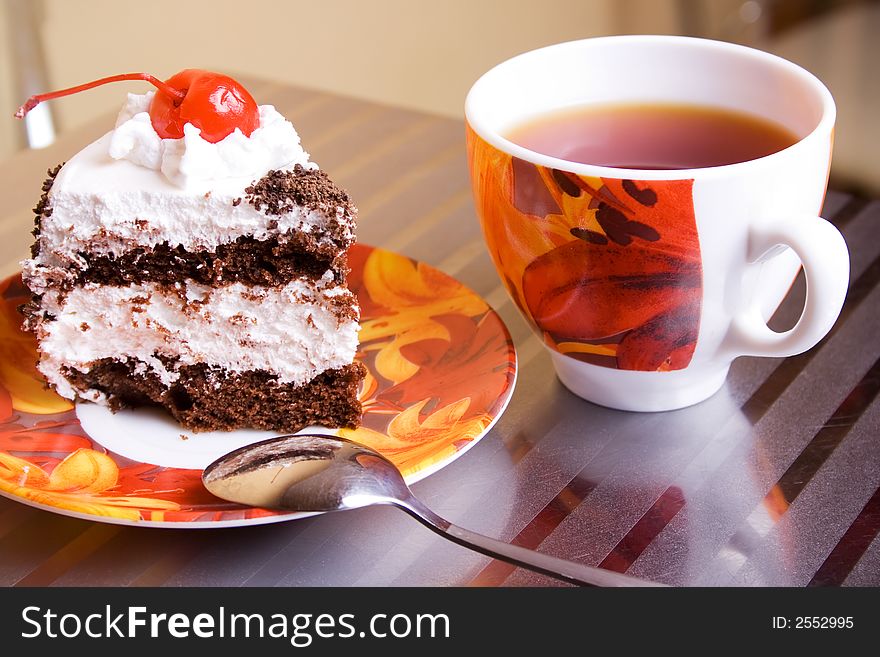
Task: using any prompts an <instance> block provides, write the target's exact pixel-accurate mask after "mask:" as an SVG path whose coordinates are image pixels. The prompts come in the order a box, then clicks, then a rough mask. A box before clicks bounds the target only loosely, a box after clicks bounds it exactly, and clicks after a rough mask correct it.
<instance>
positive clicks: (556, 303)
mask: <svg viewBox="0 0 880 657" xmlns="http://www.w3.org/2000/svg"><path fill="white" fill-rule="evenodd" d="M468 157H469V164H470V168H471V177H472V181H473V186H474V197H475V199H476V203H477V210H478V214H479V215H480V219H481V221H482V225H483V232H484V234H485V237H486V242H487V245H488V247H489V252H490V254H491V255H492V258H493V260H494V262H495V266H496V268H497V269H498V271H499V273H500V274H501V277H502V280H503V282H504V285H505V287H506V288H507V291H508V292H509V293H510V295H511V297H512V298H513V300H514V301H515V303H516V304H517V306H518V307H519V309H520V310H521V311H522V313H523V315H525V317H526V318H527V319H528V320H529V321H530V322H531V324H532V326H533V328H534V329H535V330H536V331H537V332H538V333H539V335H541V336H542V337H543V339H544V341H545V343H546V344H547V345H548V346H549V347H551V348H552V349H555V350H556V351H558V352H560V353H563V354H566V355H568V356H571V357H573V358H576V359H578V360H582V361H586V362H589V363H593V364H596V365H603V366H606V367H613V368H619V369H626V370H641V371H656V370H676V369H682V368H684V367H686V366H687V365H688V363H689V362H690V360H691V357H692V355H693V352H694V347H695V345H696V339H697V333H698V330H699V325H700V307H701V300H702V265H701V260H700V245H699V241H698V238H697V227H696V221H695V219H694V207H693V195H692V187H693V180H662V181H661V180H652V181H635V180H622V179H615V178H594V177H587V176H578V175H575V174H572V173H569V172H566V171H562V170H559V169H550V168H546V167H542V166H537V165H535V164H532V163H530V162H527V161H525V160H521V159H519V158H516V157H513V156H511V155H508V154H507V153H504V152H502V151H500V150H498V149H496V148H494V147H493V146H491V145H489V144H488V143H486V142H485V141H483V140H482V139H481V138H479V137H478V136H477V135H476V134H475V133H474V132H473V131H472V130H471V129H470V128H468Z"/></svg>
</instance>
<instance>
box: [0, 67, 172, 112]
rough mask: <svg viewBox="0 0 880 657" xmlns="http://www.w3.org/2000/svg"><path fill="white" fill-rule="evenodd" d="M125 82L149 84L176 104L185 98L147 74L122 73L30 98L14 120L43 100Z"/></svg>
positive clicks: (169, 86) (166, 84)
mask: <svg viewBox="0 0 880 657" xmlns="http://www.w3.org/2000/svg"><path fill="white" fill-rule="evenodd" d="M125 80H144V81H145V82H149V83H150V84H152V85H153V86H155V87H156V88H157V89H159V91H163V92H165V93H166V94H168V95H169V96H172V97H174V98H176V99H177V102H178V103H179V102H182V101H183V99H184V98H186V92H184V91H181V90H180V89H175V88H174V87H172V86H171V85H170V84H168V83H166V82H163V81H162V80H160V79H159V78H157V77H154V76H152V75H149V74H148V73H123V74H122V75H111V76H110V77H108V78H101V79H100V80H93V81H92V82H86V83H85V84H80V85H78V86H76V87H70V88H69V89H62V90H61V91H50V92H49V93H45V94H37V95H36V96H31V97H30V98H28V99H27V101H25V103H24V105H22V106H21V107H19V108H18V111H16V113H15V118H17V119H23V118H24V116H25V114H27V113H28V112H30V111H31V110H32V109H34V108H35V107H36V106H37V105H39V104H40V103H42V102H43V101H44V100H52V99H53V98H61V97H63V96H70V95H71V94H75V93H79V92H80V91H86V90H87V89H93V88H94V87H99V86H101V85H102V84H107V83H109V82H123V81H125Z"/></svg>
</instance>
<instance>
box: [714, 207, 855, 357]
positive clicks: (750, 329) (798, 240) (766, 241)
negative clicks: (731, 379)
mask: <svg viewBox="0 0 880 657" xmlns="http://www.w3.org/2000/svg"><path fill="white" fill-rule="evenodd" d="M779 245H787V246H790V247H791V248H792V249H793V250H794V252H795V253H796V254H797V256H798V257H799V258H800V260H801V263H802V264H803V267H804V274H805V275H806V279H807V297H806V302H805V303H804V310H803V312H802V313H801V317H800V319H799V320H798V322H797V324H795V326H794V327H792V328H791V329H789V330H788V331H783V332H777V331H774V330H773V329H771V328H770V327H769V326H767V323H766V322H765V321H764V318H763V317H762V316H761V311H760V309H759V306H758V303H757V301H753V302H752V303H751V305H750V306H749V307H747V308H745V309H744V310H743V311H741V312H740V313H739V314H738V315H736V316H735V317H734V319H733V322H732V324H731V326H730V330H729V332H728V334H727V335H726V336H725V339H724V343H723V348H722V350H723V351H724V350H726V351H727V352H728V354H729V355H730V356H732V357H734V358H735V357H737V356H793V355H794V354H799V353H801V352H804V351H806V350H807V349H810V348H811V347H813V346H815V345H816V343H818V342H819V340H821V339H822V338H823V337H824V336H825V335H826V334H827V333H828V332H829V331H830V330H831V327H832V326H834V322H835V321H836V320H837V317H838V315H839V314H840V309H841V308H842V307H843V301H844V298H845V297H846V291H847V288H848V286H849V251H848V250H847V247H846V242H845V241H844V239H843V235H841V234H840V231H838V230H837V228H835V227H834V226H833V225H832V224H830V223H829V222H827V221H825V220H824V219H822V218H821V217H817V216H811V215H803V216H799V217H793V218H790V219H787V220H785V221H783V222H780V223H775V224H773V225H771V226H767V227H754V228H752V230H751V231H750V235H749V247H748V261H749V262H753V263H754V262H759V261H760V260H762V259H765V258H770V257H773V250H774V249H775V247H777V246H779ZM725 347H726V349H724V348H725Z"/></svg>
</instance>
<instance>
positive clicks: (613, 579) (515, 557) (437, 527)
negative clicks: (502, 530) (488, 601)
mask: <svg viewBox="0 0 880 657" xmlns="http://www.w3.org/2000/svg"><path fill="white" fill-rule="evenodd" d="M397 506H399V507H400V508H402V509H403V510H404V511H406V512H407V513H409V514H410V515H411V516H413V517H414V518H416V519H417V520H419V521H420V522H421V523H422V524H424V525H425V526H426V527H428V528H429V529H432V530H433V531H435V532H436V533H438V534H440V535H441V536H443V537H444V538H448V539H449V540H451V541H453V542H454V543H458V544H459V545H462V546H464V547H466V548H470V549H471V550H476V551H477V552H480V553H482V554H485V555H486V556H489V557H492V558H494V559H500V560H502V561H506V562H508V563H512V564H514V565H516V566H521V567H523V568H528V569H529V570H533V571H535V572H537V573H541V574H542V575H548V576H550V577H554V578H556V579H559V580H562V581H563V582H568V583H570V584H577V585H579V586H613V587H620V586H645V587H649V586H651V587H653V586H665V585H664V584H660V583H657V582H650V581H647V580H643V579H638V578H636V577H630V576H629V575H623V574H621V573H616V572H614V571H611V570H605V569H603V568H594V567H592V566H586V565H584V564H580V563H576V562H574V561H567V560H565V559H559V558H558V557H552V556H550V555H549V554H543V553H541V552H536V551H535V550H530V549H528V548H524V547H520V546H518V545H511V544H510V543H505V542H504V541H499V540H497V539H494V538H489V537H488V536H483V535H482V534H478V533H476V532H472V531H471V530H469V529H465V528H464V527H459V526H458V525H453V524H452V523H451V522H449V521H448V520H446V519H444V518H441V517H440V516H438V515H437V514H436V513H434V512H433V511H431V510H430V509H429V508H428V507H426V506H425V505H424V504H422V503H421V502H420V501H419V500H417V499H416V498H414V497H410V498H409V499H407V500H405V501H401V503H399V504H397Z"/></svg>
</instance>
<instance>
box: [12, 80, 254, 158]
mask: <svg viewBox="0 0 880 657" xmlns="http://www.w3.org/2000/svg"><path fill="white" fill-rule="evenodd" d="M123 80H144V81H146V82H149V83H150V84H152V85H154V86H155V87H156V88H157V89H158V91H157V92H156V95H155V96H154V97H153V102H152V103H151V104H150V123H152V124H153V129H154V130H155V131H156V133H157V134H158V135H159V136H160V137H161V138H162V139H180V138H181V137H183V126H184V125H185V124H187V123H191V124H192V125H194V126H195V127H196V128H198V129H199V130H201V135H202V139H204V140H205V141H209V142H211V143H217V142H218V141H220V140H222V139H224V138H225V137H227V136H228V135H230V134H231V133H232V132H233V131H234V130H235V129H236V128H238V129H239V130H241V131H242V133H244V135H245V136H246V137H250V136H251V133H252V132H253V131H254V130H256V129H257V128H258V127H259V125H260V112H259V108H258V107H257V103H256V101H255V100H254V99H253V97H252V96H251V95H250V94H249V93H248V91H247V89H245V88H244V87H243V86H241V85H240V84H239V83H238V82H236V81H235V80H233V79H232V78H230V77H229V76H226V75H220V74H219V73H212V72H211V71H203V70H200V69H196V68H188V69H186V70H183V71H181V72H180V73H177V74H176V75H172V76H171V77H170V78H168V79H167V80H165V81H164V82H162V80H159V79H158V78H155V77H153V76H152V75H148V74H147V73H124V74H122V75H112V76H110V77H107V78H101V79H100V80H94V81H93V82H87V83H86V84H81V85H78V86H76V87H70V88H69V89H62V90H61V91H52V92H49V93H45V94H39V95H36V96H31V97H30V98H28V100H27V102H26V103H25V104H24V105H22V106H21V107H19V108H18V111H17V112H16V113H15V116H16V118H19V119H21V118H23V117H24V115H25V114H27V113H28V112H30V111H31V110H32V109H33V108H34V107H36V106H37V105H39V104H40V103H42V102H43V101H44V100H51V99H53V98H61V97H62V96H69V95H71V94H75V93H78V92H80V91H86V90H87V89H92V88H94V87H98V86H100V85H102V84H107V83H108V82H121V81H123Z"/></svg>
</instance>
